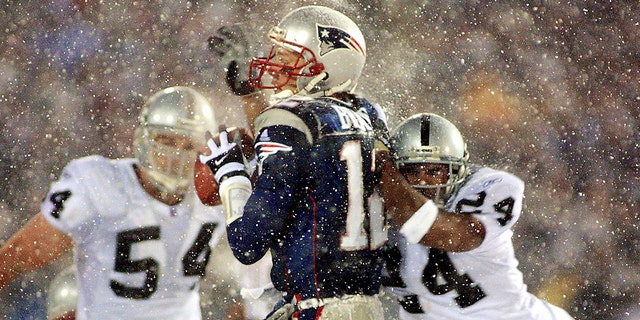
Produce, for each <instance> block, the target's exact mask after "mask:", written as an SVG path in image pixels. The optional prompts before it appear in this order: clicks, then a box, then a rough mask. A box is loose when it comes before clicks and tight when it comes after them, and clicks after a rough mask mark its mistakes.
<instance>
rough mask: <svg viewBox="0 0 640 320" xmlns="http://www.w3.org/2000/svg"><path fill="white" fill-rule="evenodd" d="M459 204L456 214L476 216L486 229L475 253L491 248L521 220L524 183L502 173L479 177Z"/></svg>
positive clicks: (494, 172) (496, 172)
mask: <svg viewBox="0 0 640 320" xmlns="http://www.w3.org/2000/svg"><path fill="white" fill-rule="evenodd" d="M468 191H471V192H468V193H467V194H466V195H465V196H464V197H463V198H462V199H461V200H459V201H458V202H457V204H456V212H459V213H468V214H473V215H474V217H476V218H477V219H478V220H479V221H480V222H481V223H482V224H483V225H484V227H485V231H486V234H485V239H484V241H483V242H482V245H481V246H480V247H479V248H477V249H476V250H483V249H488V246H491V245H493V244H496V243H500V241H497V240H496V239H497V238H500V237H502V236H503V235H505V234H507V233H508V235H509V236H510V233H511V228H512V227H513V225H514V224H515V223H516V221H517V220H518V218H520V213H521V212H522V200H523V194H524V182H523V181H522V180H520V179H519V178H518V177H516V176H514V175H511V174H509V173H506V172H502V171H491V172H490V173H489V174H480V178H479V179H474V180H473V182H472V187H471V188H469V189H468Z"/></svg>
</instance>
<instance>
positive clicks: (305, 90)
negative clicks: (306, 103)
mask: <svg viewBox="0 0 640 320" xmlns="http://www.w3.org/2000/svg"><path fill="white" fill-rule="evenodd" d="M326 77H327V73H326V72H323V73H321V74H319V75H317V76H315V77H314V78H313V79H311V81H309V83H308V84H307V85H306V86H304V88H303V89H302V90H300V92H298V93H297V95H301V96H307V97H312V98H316V97H328V96H331V95H333V94H334V93H336V92H343V91H346V89H347V88H349V86H351V84H352V81H351V79H348V80H347V81H345V82H343V83H341V84H339V85H337V86H335V87H332V88H329V89H327V90H319V91H312V90H313V89H314V88H315V86H316V85H317V84H318V83H319V82H320V81H322V80H324V79H325V78H326ZM354 88H355V85H354ZM354 88H351V89H350V90H349V91H353V89H354Z"/></svg>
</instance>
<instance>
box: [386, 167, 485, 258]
mask: <svg viewBox="0 0 640 320" xmlns="http://www.w3.org/2000/svg"><path fill="white" fill-rule="evenodd" d="M382 165H383V166H384V168H383V171H382V175H381V185H380V186H381V188H380V189H381V194H382V197H383V199H384V201H385V208H386V210H388V213H389V215H390V216H391V217H392V219H393V220H394V221H395V222H396V223H397V225H399V226H406V227H405V230H406V229H413V230H410V231H412V232H422V231H426V232H424V233H420V234H418V236H416V237H415V239H411V240H412V242H416V243H420V244H422V245H425V246H428V247H434V248H439V249H443V250H445V251H451V252H461V251H469V250H472V249H475V248H477V247H478V246H480V244H481V243H482V241H483V240H484V236H485V229H484V226H483V225H482V224H481V223H480V222H479V221H478V220H477V219H475V218H474V217H473V216H472V215H462V214H455V213H450V212H447V211H444V210H441V209H437V208H436V207H435V205H433V204H431V207H429V204H427V202H429V199H427V198H426V197H425V196H423V195H422V194H421V193H420V192H419V191H418V190H416V189H414V188H413V187H412V186H411V185H410V184H409V183H408V182H407V181H406V179H404V177H403V176H402V174H401V173H400V171H399V170H398V169H397V168H396V167H395V165H394V164H393V163H392V162H391V161H390V160H388V161H384V160H383V162H382ZM425 210H431V212H430V213H428V215H429V216H430V218H427V219H416V215H417V214H420V213H424V212H425ZM434 210H435V211H434ZM425 220H426V222H425ZM419 223H426V224H427V225H424V226H420V225H416V224H419ZM405 230H401V233H402V231H405ZM416 230H417V231H416ZM422 235H423V236H422Z"/></svg>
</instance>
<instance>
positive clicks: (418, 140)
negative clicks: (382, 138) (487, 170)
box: [391, 113, 469, 204]
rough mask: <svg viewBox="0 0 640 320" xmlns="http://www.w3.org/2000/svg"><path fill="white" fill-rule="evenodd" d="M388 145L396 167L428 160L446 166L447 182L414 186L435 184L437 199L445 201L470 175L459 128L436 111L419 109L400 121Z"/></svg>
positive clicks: (437, 200)
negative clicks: (420, 110)
mask: <svg viewBox="0 0 640 320" xmlns="http://www.w3.org/2000/svg"><path fill="white" fill-rule="evenodd" d="M391 146H392V148H393V151H394V161H395V163H396V166H398V168H402V167H403V166H405V165H409V164H429V163H433V164H447V165H448V166H449V176H448V181H447V183H445V184H438V185H414V186H413V187H414V188H417V189H426V188H431V189H432V188H435V189H436V199H433V200H434V201H435V202H436V203H439V204H443V203H444V202H446V201H447V200H448V199H449V197H451V195H452V194H454V193H455V192H456V191H457V190H458V188H460V185H461V184H462V183H463V182H464V180H465V178H466V177H467V176H468V175H469V169H468V165H467V160H468V159H469V154H468V152H467V145H466V143H465V142H464V139H463V138H462V135H461V134H460V131H459V130H458V128H456V126H454V125H453V124H452V123H451V122H450V121H449V120H447V119H445V118H443V117H441V116H439V115H436V114H433V113H420V114H416V115H414V116H411V117H410V118H408V119H406V120H404V121H402V122H401V123H400V125H399V126H398V128H397V129H396V131H395V132H394V134H393V136H392V138H391Z"/></svg>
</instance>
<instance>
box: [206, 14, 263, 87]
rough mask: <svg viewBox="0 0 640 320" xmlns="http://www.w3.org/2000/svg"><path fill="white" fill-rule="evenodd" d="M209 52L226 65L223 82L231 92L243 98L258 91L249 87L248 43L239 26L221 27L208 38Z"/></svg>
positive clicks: (249, 56) (249, 59) (249, 57)
mask: <svg viewBox="0 0 640 320" xmlns="http://www.w3.org/2000/svg"><path fill="white" fill-rule="evenodd" d="M209 51H211V52H212V53H214V54H215V55H217V56H218V57H219V58H220V60H221V62H222V63H223V64H225V65H226V75H225V80H226V81H227V85H228V86H229V88H230V89H231V91H232V92H233V93H234V94H235V95H238V96H244V95H247V94H250V93H254V92H256V91H258V89H257V88H254V87H251V86H249V81H248V80H249V79H248V77H249V62H250V61H251V58H252V57H251V55H250V54H249V42H248V41H247V37H246V36H245V34H244V31H242V27H241V25H240V24H234V25H230V26H222V27H220V28H218V30H216V32H215V34H214V35H213V36H211V37H209Z"/></svg>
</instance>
